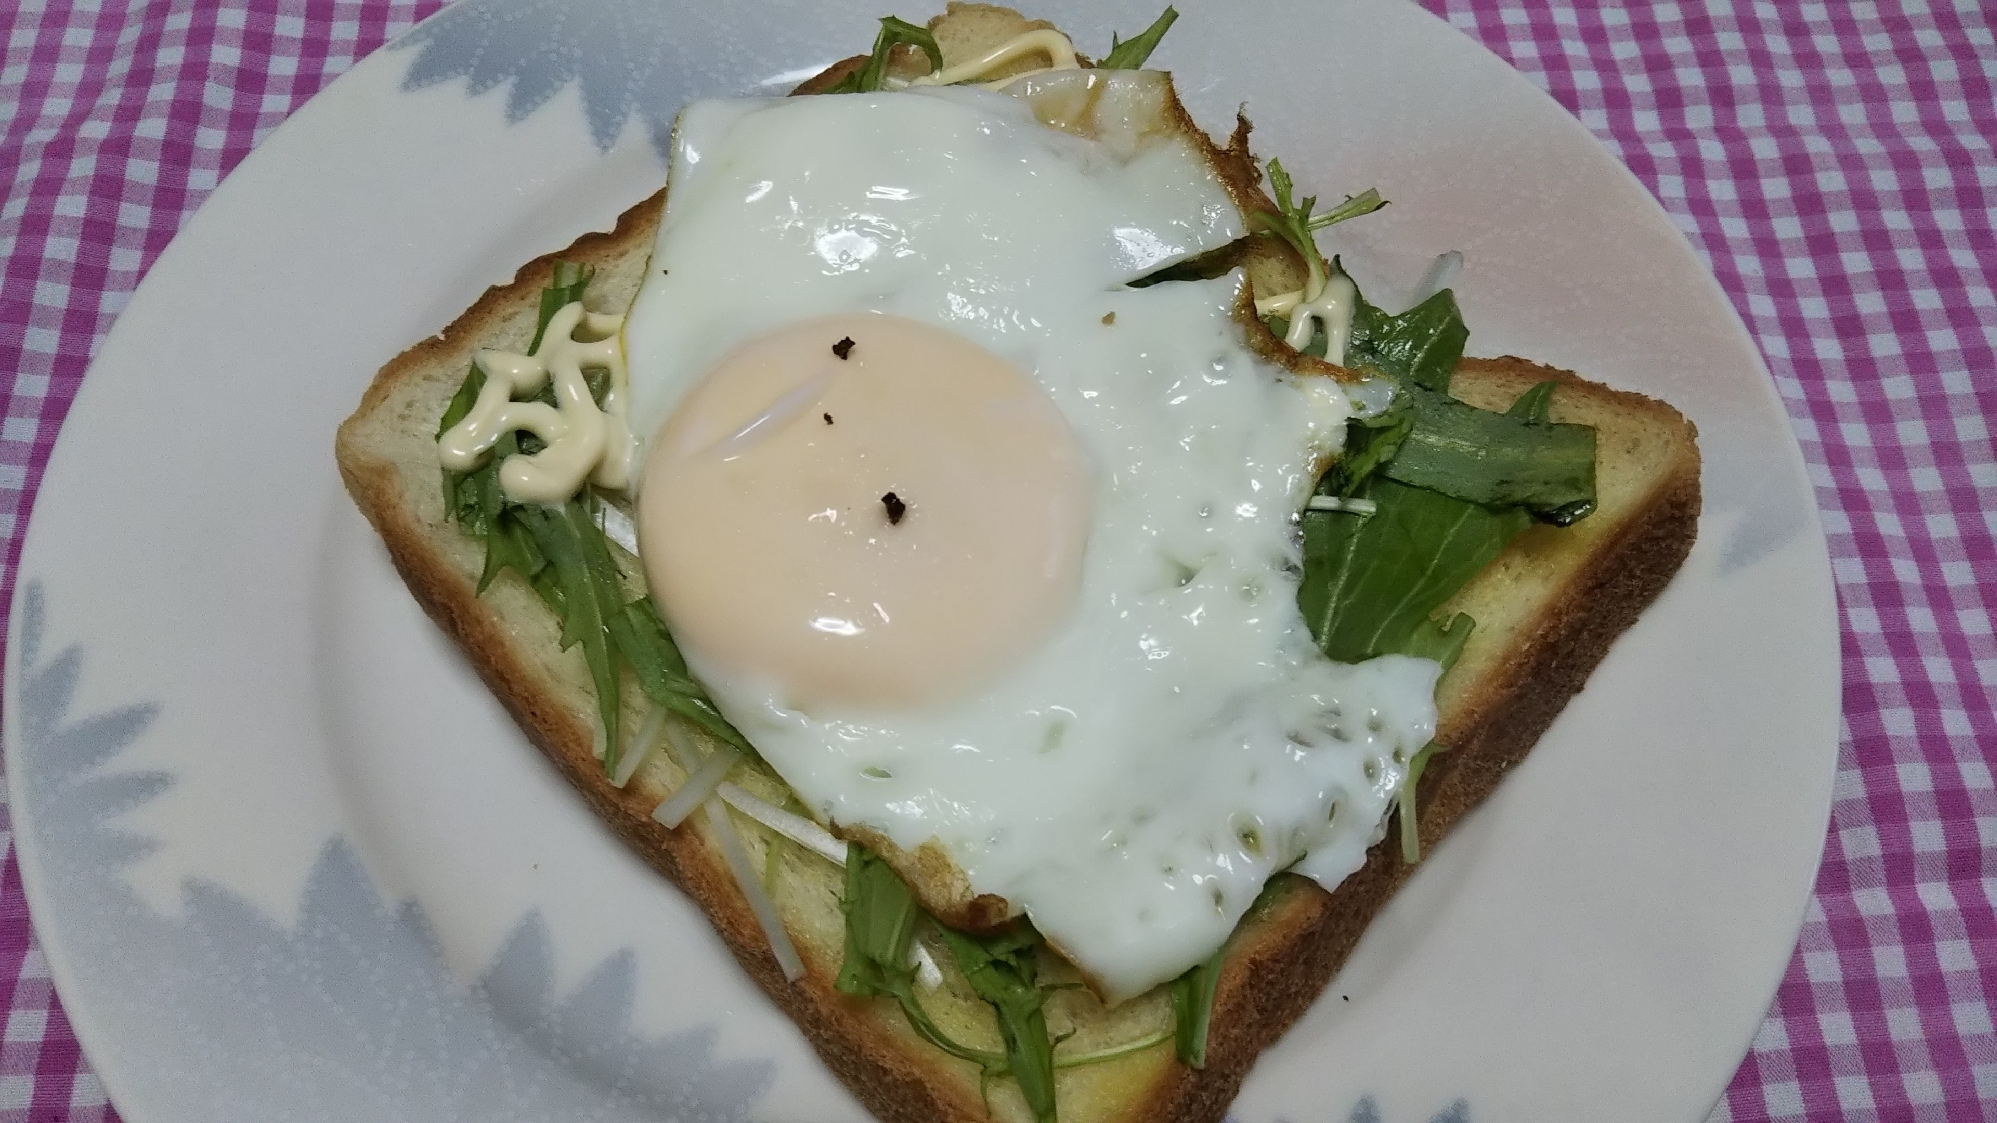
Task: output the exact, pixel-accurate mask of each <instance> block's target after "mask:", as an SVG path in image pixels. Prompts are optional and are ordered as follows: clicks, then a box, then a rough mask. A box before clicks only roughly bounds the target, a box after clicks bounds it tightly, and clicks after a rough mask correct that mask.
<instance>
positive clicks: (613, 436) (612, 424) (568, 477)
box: [437, 301, 636, 503]
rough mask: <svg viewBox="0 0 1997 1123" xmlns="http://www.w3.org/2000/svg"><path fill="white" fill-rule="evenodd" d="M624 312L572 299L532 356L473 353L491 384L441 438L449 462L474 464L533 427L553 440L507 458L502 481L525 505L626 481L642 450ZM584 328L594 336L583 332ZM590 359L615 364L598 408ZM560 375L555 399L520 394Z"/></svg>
mask: <svg viewBox="0 0 1997 1123" xmlns="http://www.w3.org/2000/svg"><path fill="white" fill-rule="evenodd" d="M623 326H624V317H622V316H617V315H611V314H607V313H601V312H590V311H587V310H585V309H584V308H583V306H582V303H581V302H580V301H577V302H575V303H572V304H569V305H566V306H565V307H563V308H562V310H561V311H559V312H556V313H555V315H554V318H553V319H550V320H549V321H548V330H547V331H546V332H545V333H544V334H543V335H542V337H541V346H540V347H539V348H538V349H536V350H535V352H534V354H532V355H517V354H514V353H512V352H510V351H494V350H481V351H480V352H479V353H478V354H477V355H476V356H474V357H473V360H472V361H473V362H475V363H477V364H478V367H479V369H480V370H483V371H484V372H485V386H484V387H483V388H481V389H480V390H479V393H478V401H477V402H476V403H474V404H473V405H472V408H471V412H469V413H467V414H465V416H464V420H462V421H460V422H458V423H457V424H456V425H453V426H451V428H450V429H449V430H448V431H446V432H445V433H444V435H443V436H442V437H439V438H438V439H437V448H438V452H439V457H440V459H442V460H443V463H444V467H446V468H449V469H450V470H452V471H454V472H468V471H470V470H472V469H473V468H476V467H478V465H479V462H480V461H482V460H484V459H485V457H486V455H487V454H488V453H490V452H491V451H492V448H493V446H494V445H496V444H498V443H499V439H500V438H501V437H503V436H505V435H506V434H508V433H511V432H514V431H516V430H521V429H525V430H526V431H527V432H529V433H532V434H534V435H535V436H536V437H538V438H540V439H541V442H542V443H543V444H545V445H546V446H547V447H546V448H544V449H542V450H541V451H539V452H537V453H534V454H532V455H526V454H516V455H513V456H509V457H507V458H506V462H505V463H504V464H501V465H500V466H499V486H500V487H502V488H503V489H505V491H506V494H507V495H509V496H511V497H512V498H514V499H515V500H518V501H519V502H522V503H560V502H561V501H563V500H565V499H567V498H568V497H569V496H571V495H574V494H575V493H576V492H577V491H578V490H580V489H581V488H582V486H583V481H585V480H588V481H590V482H593V483H595V484H597V485H598V486H599V487H608V488H620V489H621V488H626V487H629V486H630V483H631V461H632V458H633V456H634V455H635V453H636V446H635V443H634V442H633V441H632V439H631V428H630V425H629V423H628V422H627V421H626V420H625V410H626V401H627V399H628V398H629V397H630V379H629V376H628V375H627V374H626V372H625V369H624V348H623V347H622V345H620V343H619V342H618V333H619V331H620V330H621V329H622V328H623ZM578 327H580V328H583V329H585V330H586V331H587V333H588V334H589V335H590V336H592V337H593V338H591V339H589V340H587V341H584V340H579V339H577V338H575V334H576V329H577V328H578ZM584 367H597V368H601V369H603V370H607V371H609V372H610V389H609V390H608V391H607V392H606V393H605V394H604V395H603V405H602V407H601V408H599V407H598V406H597V404H596V399H594V398H592V397H591V396H590V393H589V383H588V382H587V381H586V380H585V379H584V378H583V374H582V372H583V368H584ZM550 378H553V379H554V383H555V405H554V406H552V407H550V406H549V405H548V404H547V403H546V402H517V401H514V400H513V399H514V398H515V397H517V396H519V395H523V394H532V393H535V392H537V391H539V390H540V389H541V387H542V386H544V385H546V384H547V383H548V380H549V379H550Z"/></svg>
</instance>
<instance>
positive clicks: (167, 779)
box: [7, 582, 775, 1123]
mask: <svg viewBox="0 0 1997 1123" xmlns="http://www.w3.org/2000/svg"><path fill="white" fill-rule="evenodd" d="M47 624H48V621H47V612H46V605H45V603H44V596H43V591H42V587H41V585H40V583H39V582H35V583H32V584H30V585H29V586H28V588H27V590H26V592H25V595H24V596H23V598H22V612H21V618H20V619H19V620H18V621H17V623H16V626H17V627H18V628H20V630H21V643H20V648H19V650H20V660H21V663H20V667H21V669H20V684H21V690H20V700H21V701H20V706H21V710H20V725H19V728H20V741H19V743H18V744H15V745H11V746H9V753H8V758H7V765H8V767H10V768H14V769H18V770H20V779H21V780H22V783H23V789H22V790H23V791H24V792H25V795H26V800H25V802H26V803H28V804H29V805H30V806H31V807H32V808H33V816H32V820H33V828H34V830H35V831H36V838H35V843H36V846H37V849H38V851H39V853H40V854H42V855H43V856H44V858H43V862H44V865H45V867H46V876H47V879H48V882H49V884H50V886H51V887H52V888H55V889H56V891H54V892H50V893H48V894H46V895H45V900H44V901H43V902H42V904H43V907H42V908H41V909H39V910H38V911H37V913H36V917H35V920H36V923H37V924H38V925H39V926H40V927H41V928H42V929H43V932H44V935H45V937H46V938H47V939H48V940H49V941H50V942H52V943H53V942H58V941H59V942H60V943H61V944H62V945H63V947H64V949H65V951H66V954H67V959H68V962H69V964H70V965H71V967H72V972H73V979H72V980H71V985H72V986H75V987H80V988H84V989H87V990H89V991H91V992H92V1001H91V1002H90V1003H89V1006H90V1008H91V1010H92V1011H93V1012H94V1014H95V1015H96V1016H97V1017H100V1018H101V1017H107V1016H109V1017H116V1018H117V1019H119V1020H120V1021H122V1022H125V1023H126V1024H127V1027H128V1028H127V1031H126V1032H125V1033H124V1034H121V1038H122V1039H123V1040H127V1041H130V1040H139V1041H145V1042H147V1047H146V1050H145V1055H144V1056H141V1057H137V1058H127V1060H126V1063H125V1064H123V1065H121V1066H120V1069H121V1073H122V1076H123V1079H124V1080H125V1081H128V1082H130V1084H131V1085H145V1087H143V1088H140V1087H135V1086H134V1087H128V1088H127V1089H118V1088H114V1089H113V1091H114V1092H118V1091H121V1090H126V1091H129V1092H131V1093H134V1094H135V1095H134V1099H135V1100H136V1101H138V1102H143V1103H146V1104H149V1105H150V1104H168V1103H172V1104H182V1105H189V1106H190V1108H194V1107H196V1106H197V1105H198V1108H199V1110H200V1117H202V1118H205V1119H209V1120H214V1121H215V1123H222V1121H225V1120H244V1121H253V1123H264V1121H267V1120H270V1119H279V1118H284V1119H311V1120H319V1119H323V1120H338V1121H342V1123H346V1121H352V1120H374V1119H421V1120H425V1121H439V1123H441V1121H446V1120H464V1121H466V1123H502V1121H508V1120H520V1121H522V1123H525V1121H528V1120H536V1121H539V1120H547V1119H554V1118H561V1119H565V1120H601V1121H605V1123H610V1121H618V1120H638V1119H684V1120H702V1121H714V1123H723V1121H737V1120H747V1119H749V1118H750V1116H751V1111H752V1108H753V1107H754V1105H755V1103H756V1102H757V1100H758V1099H759V1098H760V1097H761V1096H762V1094H763V1093H764V1092H765V1091H766V1090H767V1089H768V1088H769V1086H770V1084H771V1081H772V1079H773V1077H774V1073H775V1067H774V1064H773V1063H771V1062H768V1061H724V1060H722V1059H720V1058H718V1057H717V1056H716V1055H715V1039H716V1036H717V1031H716V1030H715V1029H713V1028H705V1029H699V1030H692V1031H687V1032H682V1033H675V1034H668V1035H666V1036H663V1037H658V1038H647V1037H644V1036H641V1035H637V1034H634V1033H633V1032H631V1030H630V1029H629V1025H628V1022H629V1014H630V1009H631V1003H632V996H633V993H634V985H633V984H634V978H633V972H634V969H635V963H634V961H633V956H632V955H631V953H630V952H629V951H628V950H627V951H622V952H618V953H616V954H614V955H611V956H610V957H608V958H607V959H605V960H604V961H603V962H602V963H600V964H598V965H597V966H596V967H595V968H594V969H593V970H592V971H591V972H590V973H589V974H588V976H587V977H586V978H585V979H584V981H583V982H582V983H581V984H580V985H579V986H577V987H576V988H575V989H574V990H573V991H571V992H570V993H568V994H566V995H557V994H555V993H554V988H553V982H552V980H553V975H554V951H553V948H552V946H551V944H550V940H549V935H548V930H547V927H546V925H545V923H544V922H543V921H542V919H541V917H540V916H539V915H538V914H529V915H527V916H526V917H524V918H522V919H521V921H520V922H519V924H518V926H517V927H516V928H515V929H514V930H513V932H512V934H511V935H510V937H509V938H508V940H507V941H506V944H505V947H504V949H503V950H502V951H501V953H500V955H499V956H498V958H497V960H496V961H495V962H494V964H493V965H492V966H491V967H490V968H489V969H488V970H487V972H486V973H485V975H484V976H483V977H482V978H480V979H479V980H478V981H477V982H476V983H475V984H473V985H472V986H471V987H469V988H467V987H465V986H462V985H460V984H458V983H457V982H455V981H453V980H452V978H451V977H450V974H449V971H448V969H447V968H446V966H445V964H444V960H443V957H442V955H441V954H440V953H439V951H438V948H437V943H436V940H435V938H434V936H433V935H432V933H431V930H430V928H429V925H428V923H427V922H426V920H425V919H424V916H423V913H422V910H421V909H420V908H418V907H416V906H415V905H413V904H409V903H399V904H398V903H395V902H391V901H386V900H383V899H382V897H381V895H380V894H379V893H377V892H376V890H375V888H374V886H373V885H372V884H371V883H370V882H369V880H368V877H367V874H366V872H365V871H364V870H363V869H362V868H361V865H360V862H359V861H358V859H357V858H356V857H355V855H354V853H353V851H352V849H351V848H350V847H349V846H348V845H347V843H346V842H345V841H344V840H343V839H339V838H335V839H334V840H333V841H332V842H330V843H329V844H328V845H327V846H326V848H325V850H324V852H323V853H321V855H320V856H319V859H318V862H317V863H316V865H315V866H314V868H313V870H312V873H311V876H310V878H309V879H308V881H307V883H306V885H305V889H304V894H303V906H302V909H301V913H300V916H299V920H298V923H297V924H296V925H295V926H293V927H289V928H287V927H284V926H281V925H279V924H277V923H275V922H274V921H272V920H271V919H270V918H269V917H267V916H265V915H264V914H263V913H262V912H261V911H259V910H258V909H257V908H256V907H255V906H254V905H252V904H250V903H249V902H247V901H245V900H243V899H241V898H240V897H237V896H236V895H234V894H232V893H230V892H228V891H226V890H223V889H220V888H218V887H216V886H213V885H207V884H203V883H200V882H191V883H189V884H188V886H187V887H186V897H185V904H184V907H183V908H182V910H181V913H180V915H179V916H177V917H165V916H161V915H159V914H157V913H155V912H154V911H153V910H152V909H151V908H149V907H148V906H147V905H146V904H145V903H143V902H142V901H140V900H139V899H138V898H137V896H136V895H134V894H133V892H132V891H131V889H130V888H129V887H128V886H127V884H126V883H125V881H124V879H123V877H122V876H121V871H122V870H123V869H125V868H126V867H127V866H129V865H130V864H131V863H133V862H135V861H137V860H138V859H139V858H141V857H143V856H144V855H145V854H146V853H148V852H149V851H150V849H151V847H152V843H151V842H150V841H149V840H148V839H145V838H143V837H140V836H138V835H135V834H133V833H131V832H129V831H126V830H122V829H120V828H118V827H117V826H115V825H113V823H114V821H115V820H116V819H118V818H119V817H120V816H121V815H123V814H125V813H126V812H128V811H130V810H132V809H133V808H135V807H137V806H139V805H141V804H143V803H145V802H146V801H148V800H150V799H152V798H154V797H156V796H157V795H159V794H160V793H161V792H163V791H165V790H166V789H167V788H168V786H170V785H171V784H172V782H173V781H172V777H171V776H169V775H167V774H165V773H161V772H131V771H127V772H119V771H116V770H115V767H112V766H114V765H115V762H116V760H117V758H118V756H119V754H121V753H122V752H124V751H125V749H126V748H128V747H129V746H130V745H132V744H133V743H134V742H135V741H136V740H138V739H139V738H140V737H141V736H142V735H143V734H144V733H145V732H146V730H147V728H148V727H149V726H150V725H151V724H152V722H153V720H154V718H155V717H157V715H158V713H159V707H158V706H157V705H153V704H149V703H148V704H138V705H129V706H122V707H118V708H115V709H111V710H107V711H105V712H103V713H96V714H87V715H76V714H73V713H72V712H71V710H72V708H73V703H74V700H75V696H76V688H77V684H78V683H79V681H80V680H81V677H82V675H83V671H84V662H85V659H84V650H83V648H82V647H81V646H80V645H78V646H70V647H67V648H64V649H62V650H60V651H56V652H54V653H52V654H48V655H47V656H46V658H45V657H44V651H43V645H44V640H45V636H46V634H47ZM133 1026H136V1027H139V1028H138V1029H137V1030H132V1029H130V1028H129V1027H133Z"/></svg>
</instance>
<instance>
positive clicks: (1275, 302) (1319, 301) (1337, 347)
mask: <svg viewBox="0 0 1997 1123" xmlns="http://www.w3.org/2000/svg"><path fill="white" fill-rule="evenodd" d="M1311 282H1312V283H1313V284H1315V286H1316V288H1317V291H1316V292H1311V291H1310V286H1308V285H1307V286H1306V287H1305V288H1303V289H1299V290H1298V291H1296V292H1286V293H1279V294H1277V295H1276V296H1272V297H1269V298H1268V299H1267V300H1257V301H1256V302H1255V314H1256V315H1258V316H1287V317H1289V320H1290V332H1289V334H1288V335H1286V336H1284V337H1283V342H1285V343H1287V344H1289V345H1290V346H1292V347H1295V348H1296V349H1297V350H1299V351H1301V350H1303V349H1304V347H1305V345H1306V344H1308V343H1310V341H1311V336H1312V335H1313V334H1315V329H1316V325H1318V324H1323V325H1324V359H1325V361H1326V362H1328V363H1335V364H1337V365H1339V366H1343V365H1345V345H1346V343H1347V342H1349V341H1350V340H1351V339H1352V310H1353V308H1354V307H1355V305H1356V303H1357V297H1358V295H1359V287H1358V286H1357V285H1354V284H1353V283H1352V278H1350V277H1348V276H1346V275H1345V274H1343V273H1334V274H1332V275H1331V276H1330V277H1326V278H1322V279H1320V278H1319V277H1318V276H1317V275H1316V271H1315V270H1313V271H1312V276H1311Z"/></svg>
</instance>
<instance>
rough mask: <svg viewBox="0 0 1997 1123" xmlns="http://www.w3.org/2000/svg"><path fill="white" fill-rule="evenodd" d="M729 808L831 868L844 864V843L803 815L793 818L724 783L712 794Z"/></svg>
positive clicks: (785, 812)
mask: <svg viewBox="0 0 1997 1123" xmlns="http://www.w3.org/2000/svg"><path fill="white" fill-rule="evenodd" d="M715 794H716V795H719V796H720V797H721V798H722V799H724V800H726V801H727V803H728V806H730V807H733V808H734V809H735V810H737V811H740V812H741V813H742V814H744V815H747V816H748V817H749V818H751V819H754V820H756V821H757V822H758V823H761V824H763V825H764V826H766V827H768V828H770V829H771V830H773V831H775V832H777V833H778V834H780V835H783V836H784V837H785V838H788V839H790V840H791V841H792V842H795V843H797V844H798V845H799V846H802V847H804V848H805V849H807V850H810V851H812V852H813V853H816V854H818V855H820V856H821V857H823V858H824V859H825V860H826V861H828V862H831V863H833V864H834V865H840V866H843V865H845V864H846V844H845V842H843V841H841V840H839V839H837V838H834V837H832V832H831V831H828V830H826V829H825V828H824V827H821V826H819V825H818V824H817V823H814V822H812V821H811V820H810V819H807V818H805V817H804V816H802V815H794V814H792V813H791V812H789V811H785V810H784V809H783V808H781V807H778V806H777V805H776V804H774V803H771V802H769V801H768V800H766V799H761V798H759V797H757V796H755V795H752V794H750V793H749V792H747V791H744V790H743V789H741V788H739V787H737V786H735V785H734V784H730V783H725V782H724V783H723V784H721V785H720V787H719V788H717V789H716V791H715Z"/></svg>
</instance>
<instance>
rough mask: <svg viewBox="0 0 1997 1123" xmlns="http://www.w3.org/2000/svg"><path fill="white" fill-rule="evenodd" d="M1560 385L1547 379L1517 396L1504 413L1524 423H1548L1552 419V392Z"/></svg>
mask: <svg viewBox="0 0 1997 1123" xmlns="http://www.w3.org/2000/svg"><path fill="white" fill-rule="evenodd" d="M1559 388H1560V383H1558V382H1555V381H1553V380H1552V379H1548V380H1546V381H1545V382H1542V383H1540V384H1539V385H1537V386H1534V387H1533V388H1532V389H1530V390H1527V391H1526V392H1525V393H1523V394H1520V395H1519V400H1518V401H1515V402H1513V403H1512V408H1510V409H1508V410H1506V411H1505V416H1507V417H1517V418H1521V419H1523V420H1526V421H1550V420H1552V418H1553V392H1554V391H1555V390H1558V389H1559Z"/></svg>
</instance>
